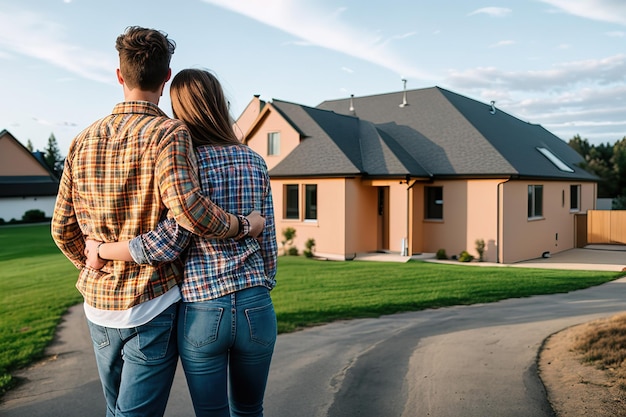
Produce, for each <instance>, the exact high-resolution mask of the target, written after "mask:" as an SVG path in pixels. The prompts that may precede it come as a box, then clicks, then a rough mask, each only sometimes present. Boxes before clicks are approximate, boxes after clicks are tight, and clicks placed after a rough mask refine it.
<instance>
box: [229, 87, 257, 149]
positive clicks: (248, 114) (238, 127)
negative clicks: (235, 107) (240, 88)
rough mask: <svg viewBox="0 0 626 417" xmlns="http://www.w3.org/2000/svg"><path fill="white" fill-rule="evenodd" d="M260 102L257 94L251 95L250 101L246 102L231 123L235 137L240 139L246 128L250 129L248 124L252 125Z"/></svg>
mask: <svg viewBox="0 0 626 417" xmlns="http://www.w3.org/2000/svg"><path fill="white" fill-rule="evenodd" d="M262 104H263V102H262V101H261V100H260V99H259V97H257V96H255V97H253V98H252V100H251V101H250V103H248V105H247V106H246V108H245V109H244V111H243V112H242V113H241V115H240V116H239V118H238V119H237V121H236V122H235V123H234V125H233V130H234V131H235V135H237V139H239V140H242V139H243V137H244V135H245V134H246V133H247V132H248V129H250V126H252V124H253V123H254V121H255V120H256V118H257V117H259V114H260V113H261V107H262Z"/></svg>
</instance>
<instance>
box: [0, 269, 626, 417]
mask: <svg viewBox="0 0 626 417" xmlns="http://www.w3.org/2000/svg"><path fill="white" fill-rule="evenodd" d="M624 300H626V278H622V279H619V280H617V281H613V282H610V283H607V284H604V285H601V286H598V287H594V288H590V289H586V290H581V291H575V292H571V293H567V294H556V295H549V296H535V297H529V298H522V299H511V300H504V301H501V302H497V303H491V304H482V305H472V306H458V307H450V308H442V309H434V310H425V311H419V312H412V313H404V314H396V315H393V316H385V317H381V318H377V319H362V320H352V321H345V322H336V323H331V324H328V325H324V326H319V327H315V328H311V329H307V330H304V331H299V332H296V333H291V334H284V335H280V336H279V338H278V342H277V346H276V352H275V355H274V360H273V363H272V369H271V373H270V380H269V384H268V390H267V394H266V403H265V407H266V413H265V415H266V416H268V417H322V416H324V417H338V416H342V417H344V416H360V417H368V416H376V417H394V416H398V417H409V416H411V417H413V416H437V417H459V416H463V417H473V416H476V417H479V416H480V417H487V416H497V417H513V416H520V417H521V416H524V417H528V416H533V417H542V416H553V415H554V414H553V412H552V409H551V407H550V404H549V403H548V401H547V399H546V393H545V390H544V387H543V384H542V383H541V381H540V379H539V377H538V375H537V365H536V359H537V354H538V352H539V350H540V348H541V345H542V343H543V341H544V340H545V339H546V338H547V337H548V336H549V335H551V334H553V333H555V332H558V331H559V330H562V329H564V328H566V327H569V326H572V325H575V324H579V323H583V322H587V321H590V320H592V319H595V318H599V317H606V316H610V315H613V314H616V313H621V312H625V311H626V302H625V301H624ZM48 354H49V355H50V358H49V360H47V361H45V362H43V363H40V364H37V365H35V366H33V367H32V368H29V369H27V370H24V371H21V372H20V373H19V376H20V377H21V378H23V384H22V385H21V386H20V387H18V388H16V389H14V390H12V391H11V392H9V393H8V394H7V395H6V396H5V397H4V398H3V402H2V403H1V404H0V416H5V417H14V416H20V417H24V416H28V417H39V416H41V417H43V416H45V417H56V416H59V417H60V416H63V417H79V416H80V417H85V416H97V415H104V400H103V398H102V393H101V388H100V383H99V380H98V376H97V371H96V368H95V363H94V358H93V352H92V350H91V342H90V339H89V335H88V331H87V327H86V324H85V321H84V316H83V313H82V306H76V307H73V308H72V309H71V310H70V313H69V314H68V315H66V316H65V318H64V321H63V323H62V324H61V325H60V327H59V333H58V337H57V340H56V341H55V342H54V343H53V345H52V346H51V347H50V348H49V349H48ZM166 415H167V416H169V417H174V416H176V417H179V416H192V415H193V411H192V408H191V403H190V399H189V395H188V394H187V388H186V384H185V381H184V376H183V375H182V372H180V367H179V372H178V374H177V376H176V379H175V382H174V387H173V389H172V394H171V397H170V401H169V405H168V410H167V414H166Z"/></svg>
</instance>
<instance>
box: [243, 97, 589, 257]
mask: <svg viewBox="0 0 626 417" xmlns="http://www.w3.org/2000/svg"><path fill="white" fill-rule="evenodd" d="M236 126H237V130H238V132H239V133H240V137H241V139H242V141H243V142H244V143H246V144H248V145H249V146H250V147H251V148H252V149H254V150H255V151H256V152H258V153H259V154H261V155H262V156H263V157H264V158H265V160H266V162H267V165H268V168H269V172H270V176H271V181H272V190H273V195H274V203H275V214H276V230H277V235H278V236H277V239H278V241H279V242H280V241H281V240H282V231H283V230H284V229H285V228H287V227H292V228H294V229H295V230H296V238H295V241H294V243H295V245H296V247H297V248H298V249H299V250H300V251H302V250H303V249H304V248H305V242H306V241H307V240H308V239H314V240H315V243H316V246H315V254H316V255H318V256H322V257H327V258H330V259H341V260H348V259H353V258H354V257H355V256H356V254H358V253H367V252H380V251H383V252H387V251H389V252H396V253H401V254H403V255H412V254H419V253H435V252H437V251H438V250H440V249H443V250H445V251H446V254H447V255H448V256H452V255H458V254H459V253H461V251H464V250H467V251H468V252H469V253H470V254H472V255H474V256H476V257H478V253H477V251H476V241H477V240H479V239H480V240H483V241H484V242H485V253H484V259H485V260H486V261H491V262H499V263H513V262H518V261H522V260H527V259H532V258H537V257H540V256H542V254H543V253H544V252H551V253H556V252H560V251H563V250H566V249H571V248H573V247H575V239H576V234H575V216H576V214H579V213H585V212H586V211H587V210H591V209H594V208H595V207H594V205H595V201H596V188H597V186H596V182H597V177H595V176H594V175H592V174H590V173H588V172H586V171H584V170H583V169H581V168H580V167H579V166H578V163H579V162H581V161H582V158H581V156H580V155H579V154H578V153H576V152H575V151H574V150H573V149H572V148H570V147H569V145H567V144H566V143H565V142H564V141H562V140H561V139H559V138H558V137H556V136H555V135H553V134H552V133H550V132H548V131H547V130H545V129H544V128H543V127H541V126H539V125H534V124H530V123H527V122H524V121H522V120H519V119H517V118H515V117H513V116H511V115H509V114H507V113H505V112H503V111H501V110H499V109H497V108H496V107H495V106H494V105H493V104H491V105H487V104H484V103H480V102H478V101H475V100H472V99H469V98H467V97H464V96H461V95H459V94H456V93H453V92H451V91H448V90H445V89H442V88H439V87H433V88H426V89H418V90H409V91H404V92H396V93H389V94H381V95H374V96H367V97H351V98H347V99H342V100H332V101H325V102H323V103H321V104H320V105H318V106H317V107H307V106H303V105H299V104H294V103H288V102H284V101H280V100H273V101H272V102H267V103H266V102H264V101H262V100H260V99H259V97H258V96H255V97H254V98H253V100H252V101H251V102H250V104H249V105H248V107H247V108H246V109H245V110H244V112H243V113H242V115H241V116H240V118H239V119H238V120H237V123H236Z"/></svg>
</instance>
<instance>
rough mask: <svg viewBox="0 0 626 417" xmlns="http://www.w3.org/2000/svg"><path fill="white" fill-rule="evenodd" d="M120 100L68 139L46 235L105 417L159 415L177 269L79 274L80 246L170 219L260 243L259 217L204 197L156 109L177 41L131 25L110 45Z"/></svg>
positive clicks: (172, 350) (85, 270)
mask: <svg viewBox="0 0 626 417" xmlns="http://www.w3.org/2000/svg"><path fill="white" fill-rule="evenodd" d="M116 49H117V51H118V52H119V60H120V67H119V68H118V69H117V78H118V81H119V83H120V84H121V85H122V86H123V90H124V102H122V103H119V104H117V105H116V106H115V108H114V109H113V112H112V114H111V115H109V116H106V117H104V118H102V119H101V120H98V121H96V122H95V123H93V124H92V125H91V126H89V127H88V128H87V129H85V130H84V131H83V132H82V133H80V134H79V135H78V136H77V137H76V138H75V139H74V141H73V142H72V144H71V146H70V150H69V153H68V156H67V158H66V162H65V168H64V172H63V176H62V178H61V183H60V186H59V193H58V196H57V202H56V207H55V210H54V215H53V219H52V237H53V239H54V241H55V243H56V244H57V246H58V247H59V248H60V249H61V251H62V252H63V253H64V254H65V256H67V258H68V259H70V261H72V262H73V263H74V265H76V267H78V268H79V269H81V271H80V274H79V278H78V282H77V284H76V286H77V288H78V290H79V291H80V292H81V293H82V295H83V297H84V300H85V303H84V306H85V315H86V317H87V320H88V325H89V330H90V333H91V337H92V340H93V343H94V351H95V354H96V362H97V365H98V372H99V374H100V379H101V382H102V385H103V389H104V394H105V399H106V403H107V416H118V417H119V416H162V415H163V414H164V412H165V406H166V403H167V399H168V397H169V392H170V388H171V384H172V381H173V378H174V373H175V370H176V365H177V350H176V327H175V323H176V312H177V304H178V301H179V300H180V291H179V288H178V284H179V282H180V279H181V278H182V264H181V263H180V261H175V262H171V263H165V264H159V265H155V266H149V265H136V264H133V263H125V262H109V263H107V265H106V266H105V267H104V268H102V269H101V270H95V269H92V268H89V267H86V265H85V254H84V250H85V238H87V237H88V238H91V239H94V240H100V241H103V242H107V241H117V240H124V239H130V238H132V237H134V236H136V235H138V234H141V233H142V232H144V231H147V230H151V229H154V228H155V227H156V226H157V224H158V222H159V220H161V219H162V218H163V217H165V216H166V213H169V215H170V216H172V217H173V218H174V219H175V220H176V221H177V223H179V224H180V225H181V226H182V227H184V228H186V229H188V230H190V231H191V232H194V233H197V234H206V235H211V236H214V237H218V238H219V237H233V236H235V237H243V236H244V235H246V234H249V235H251V236H256V235H258V234H259V233H260V231H261V229H262V228H263V219H262V218H261V217H260V216H259V215H258V213H253V214H251V215H250V216H249V217H248V218H245V217H237V216H234V215H232V214H229V213H226V212H224V211H223V210H222V209H220V208H219V207H217V206H216V205H215V204H213V203H212V202H211V201H209V200H208V199H206V198H205V197H203V196H202V194H201V193H200V186H199V182H198V178H197V174H196V164H195V159H194V153H193V149H192V146H191V139H190V135H189V131H188V130H187V128H186V127H185V126H184V125H183V124H182V123H181V122H180V121H177V120H173V119H170V118H168V117H167V116H166V115H165V113H163V112H162V111H161V110H160V109H159V108H158V103H159V99H160V97H161V95H162V93H163V89H164V87H165V83H166V82H167V81H168V80H169V78H170V76H171V69H170V66H169V65H170V59H171V56H172V54H173V53H174V49H175V43H174V42H173V41H172V40H171V39H169V38H168V37H167V35H166V34H164V33H163V32H160V31H157V30H153V29H145V28H141V27H130V28H128V29H127V30H126V31H125V33H123V34H122V35H120V36H119V37H118V38H117V41H116Z"/></svg>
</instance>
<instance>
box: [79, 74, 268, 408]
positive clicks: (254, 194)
mask: <svg viewBox="0 0 626 417" xmlns="http://www.w3.org/2000/svg"><path fill="white" fill-rule="evenodd" d="M170 95H171V101H172V110H173V113H174V117H176V118H178V119H180V120H182V121H183V122H185V124H186V125H187V126H188V128H189V130H190V132H191V137H192V141H193V144H194V146H195V150H196V155H197V159H198V168H199V176H200V181H201V185H202V189H203V192H204V193H205V194H206V195H208V196H210V198H211V200H212V201H213V202H215V203H216V204H217V205H218V206H220V207H222V208H223V209H224V210H226V211H229V212H231V213H238V214H239V216H238V217H239V219H240V221H245V218H243V215H245V214H247V213H249V212H251V211H253V210H257V211H259V212H260V213H261V215H262V216H263V217H265V221H266V223H265V229H264V230H263V232H262V234H261V235H260V236H259V237H258V238H256V239H255V238H251V237H248V238H243V239H240V240H235V239H222V240H218V239H209V238H204V237H199V236H197V235H190V234H189V233H188V232H187V231H185V230H183V229H182V228H179V227H178V225H177V224H176V222H175V221H173V220H171V219H168V220H164V221H162V222H161V223H160V224H159V226H158V228H157V229H156V230H154V231H151V232H148V233H145V234H143V235H141V236H138V237H136V238H135V239H133V240H132V241H130V242H128V241H127V242H114V243H102V242H94V241H88V245H89V246H88V249H89V248H90V249H91V250H90V251H89V253H90V254H88V257H89V258H90V259H89V262H90V264H91V266H95V267H98V266H100V267H101V266H102V265H103V264H104V261H105V260H110V259H118V260H127V261H129V260H135V261H136V262H138V263H155V262H167V261H172V260H173V259H175V258H176V257H178V256H179V255H180V254H181V253H182V252H183V250H184V249H185V247H186V246H187V242H188V241H189V240H191V242H190V244H189V248H188V253H187V255H186V259H185V271H184V279H183V283H182V286H181V296H182V303H181V306H180V309H179V318H178V349H179V354H180V358H181V362H182V364H183V368H184V370H185V376H186V378H187V383H188V385H189V391H190V393H191V398H192V400H193V405H194V409H195V412H196V416H219V417H221V416H225V417H226V416H231V414H230V413H231V412H232V415H233V416H243V415H246V416H262V415H263V396H264V393H265V387H266V384H267V377H268V373H269V368H270V362H271V358H272V354H273V351H274V344H275V342H276V333H277V332H276V315H275V312H274V307H273V304H272V300H271V298H270V293H269V292H270V290H271V289H272V288H274V285H275V283H276V281H275V275H276V257H277V246H276V235H275V225H274V214H273V203H272V195H271V190H270V181H269V176H268V173H267V167H266V165H265V162H264V160H263V158H261V156H259V155H258V154H256V153H255V152H254V151H252V150H251V149H250V148H248V147H247V146H245V145H242V144H241V143H240V142H239V141H238V140H237V138H236V136H235V134H234V132H233V130H232V128H231V119H230V116H229V113H228V104H227V102H226V100H225V98H224V93H223V91H222V88H221V86H220V84H219V81H218V80H217V79H216V78H215V77H214V76H213V75H212V74H211V73H209V72H207V71H203V70H198V69H186V70H183V71H181V72H180V73H178V74H177V75H176V76H175V77H174V79H173V80H172V84H171V87H170ZM243 226H244V228H245V226H246V225H245V224H244V225H243ZM228 385H229V386H230V398H229V395H228V394H229V389H228Z"/></svg>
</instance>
